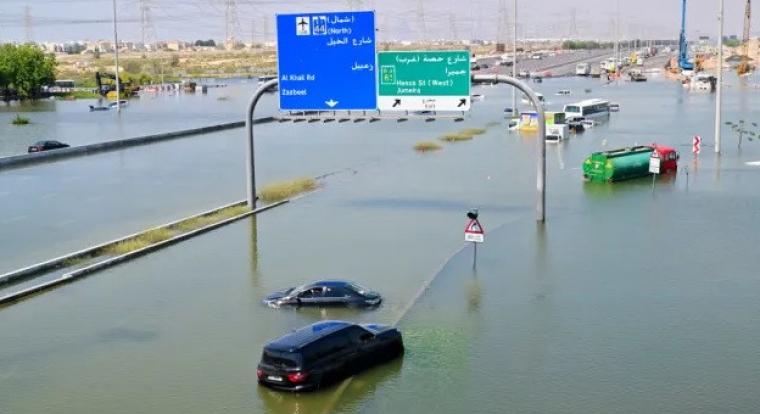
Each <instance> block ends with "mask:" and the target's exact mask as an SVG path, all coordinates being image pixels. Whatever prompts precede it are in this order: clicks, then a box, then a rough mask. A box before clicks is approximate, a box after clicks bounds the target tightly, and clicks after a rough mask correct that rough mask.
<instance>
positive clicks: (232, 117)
mask: <svg viewBox="0 0 760 414" xmlns="http://www.w3.org/2000/svg"><path fill="white" fill-rule="evenodd" d="M207 83H208V84H210V85H221V86H222V87H218V88H217V87H212V88H209V90H208V93H207V94H202V93H182V92H180V93H168V92H166V93H160V94H151V93H144V94H142V95H141V96H140V97H139V98H132V99H130V100H129V105H128V106H127V107H125V108H123V109H122V111H121V112H117V111H115V110H111V111H104V112H90V109H89V105H95V106H97V105H100V104H107V102H106V101H105V100H104V101H98V100H97V99H80V100H76V101H56V100H44V101H38V102H22V103H19V102H11V103H3V102H0V156H7V155H18V154H24V153H26V150H27V147H28V146H29V145H31V144H33V143H34V142H36V141H40V140H49V139H53V140H58V141H61V142H65V143H67V144H69V145H72V146H74V145H86V144H94V143H98V142H104V141H114V140H117V139H123V138H132V137H137V136H142V135H149V134H157V133H162V132H170V131H178V130H183V129H190V128H198V127H203V126H208V125H213V124H219V123H224V122H236V121H242V120H244V119H245V111H246V109H247V107H248V101H249V100H250V97H251V94H252V93H253V91H255V90H256V88H257V86H258V85H257V81H256V79H224V80H218V81H215V80H212V81H209V82H207ZM275 107H276V100H274V99H262V100H261V103H260V105H259V108H258V111H257V116H263V115H271V114H272V113H273V111H274V109H275ZM16 114H21V115H23V116H25V117H27V118H29V119H30V121H31V123H30V124H29V125H24V126H14V125H11V120H12V119H13V118H14V117H15V116H16Z"/></svg>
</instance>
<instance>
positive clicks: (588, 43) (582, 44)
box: [562, 40, 613, 50]
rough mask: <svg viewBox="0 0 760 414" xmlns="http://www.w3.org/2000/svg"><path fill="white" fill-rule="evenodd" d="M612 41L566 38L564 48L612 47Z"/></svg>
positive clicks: (563, 43)
mask: <svg viewBox="0 0 760 414" xmlns="http://www.w3.org/2000/svg"><path fill="white" fill-rule="evenodd" d="M612 46H613V43H612V42H597V41H595V40H565V41H564V42H562V48H563V49H566V50H591V49H609V48H612Z"/></svg>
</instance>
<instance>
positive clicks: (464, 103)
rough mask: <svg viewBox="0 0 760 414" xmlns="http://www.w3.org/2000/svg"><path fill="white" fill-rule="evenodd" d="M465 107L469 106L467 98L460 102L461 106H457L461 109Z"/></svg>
mask: <svg viewBox="0 0 760 414" xmlns="http://www.w3.org/2000/svg"><path fill="white" fill-rule="evenodd" d="M465 105H467V98H462V99H460V100H459V105H457V108H461V107H463V106H465Z"/></svg>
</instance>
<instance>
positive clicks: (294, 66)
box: [277, 12, 377, 111]
mask: <svg viewBox="0 0 760 414" xmlns="http://www.w3.org/2000/svg"><path fill="white" fill-rule="evenodd" d="M375 59H376V57H375V12H343V13H300V14H279V15H277V62H278V71H279V75H278V76H279V80H280V85H279V89H280V110H283V111H297V110H303V111H315V110H325V111H327V110H364V109H366V110H374V109H376V108H377V75H376V73H377V72H376V70H375V66H376V61H375Z"/></svg>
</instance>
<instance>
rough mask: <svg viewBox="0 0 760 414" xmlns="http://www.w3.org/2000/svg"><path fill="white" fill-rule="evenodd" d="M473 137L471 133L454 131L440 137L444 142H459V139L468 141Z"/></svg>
mask: <svg viewBox="0 0 760 414" xmlns="http://www.w3.org/2000/svg"><path fill="white" fill-rule="evenodd" d="M473 137H474V135H472V134H465V133H463V132H454V133H450V134H445V135H444V136H442V137H441V141H446V142H459V141H469V140H471V139H472V138H473Z"/></svg>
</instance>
